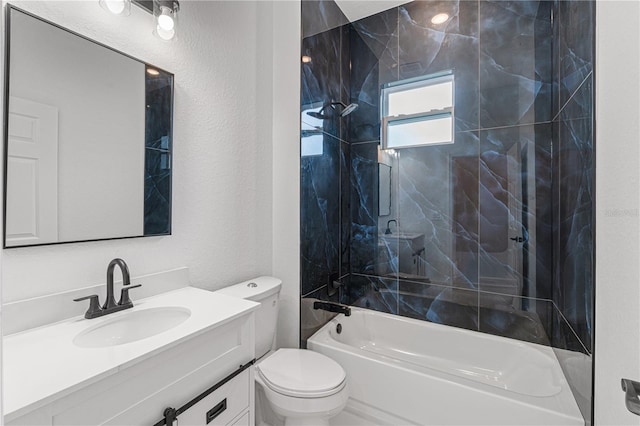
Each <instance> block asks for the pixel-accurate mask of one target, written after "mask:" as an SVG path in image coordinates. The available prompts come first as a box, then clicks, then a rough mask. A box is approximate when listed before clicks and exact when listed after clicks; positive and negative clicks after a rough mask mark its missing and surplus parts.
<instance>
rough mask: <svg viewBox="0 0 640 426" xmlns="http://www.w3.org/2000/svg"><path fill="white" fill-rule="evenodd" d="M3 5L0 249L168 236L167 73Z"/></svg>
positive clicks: (169, 105)
mask: <svg viewBox="0 0 640 426" xmlns="http://www.w3.org/2000/svg"><path fill="white" fill-rule="evenodd" d="M8 9H9V10H8V13H9V17H8V25H7V34H6V36H7V40H8V46H9V49H8V52H9V55H8V60H7V62H6V66H7V68H6V73H5V75H6V78H7V85H6V86H5V87H6V88H7V89H8V94H7V93H5V96H6V102H7V105H5V124H6V128H5V143H6V147H5V173H6V176H5V192H4V193H5V208H6V213H5V228H4V229H5V239H4V246H5V248H7V247H21V246H31V245H42V244H55V243H69V242H77V241H90V240H103V239H114V238H128V237H142V236H152V235H168V234H170V233H171V163H172V161H171V157H172V155H171V151H172V114H173V110H172V109H173V75H172V74H170V73H168V72H166V71H163V70H161V69H159V68H157V67H154V66H152V65H149V64H146V63H144V62H142V61H139V60H137V59H134V58H131V57H130V56H128V55H125V54H123V53H120V52H118V51H115V50H113V49H111V48H108V47H106V46H104V45H101V44H99V43H97V42H94V41H92V40H89V39H87V38H84V37H82V36H79V35H77V34H75V33H73V32H71V31H68V30H66V29H64V28H61V27H59V26H57V25H55V24H52V23H50V22H47V21H45V20H43V19H40V18H38V17H36V16H33V15H31V14H29V13H26V12H24V11H21V10H20V9H17V8H15V7H12V6H8Z"/></svg>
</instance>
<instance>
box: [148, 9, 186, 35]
mask: <svg viewBox="0 0 640 426" xmlns="http://www.w3.org/2000/svg"><path fill="white" fill-rule="evenodd" d="M179 10H180V3H178V1H177V0H154V1H153V16H154V18H155V20H156V30H155V33H156V35H157V36H158V37H160V38H161V39H163V40H171V39H173V37H175V35H176V28H177V26H178V11H179Z"/></svg>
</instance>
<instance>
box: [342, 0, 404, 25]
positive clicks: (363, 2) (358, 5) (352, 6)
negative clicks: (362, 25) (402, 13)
mask: <svg viewBox="0 0 640 426" xmlns="http://www.w3.org/2000/svg"><path fill="white" fill-rule="evenodd" d="M411 1H412V0H335V2H336V4H337V5H338V6H339V7H340V9H341V10H342V13H344V14H345V16H346V17H347V19H348V20H349V21H350V22H353V21H357V20H358V19H362V18H366V17H367V16H371V15H375V14H376V13H380V12H382V11H383V10H387V9H391V8H392V7H396V6H399V5H401V4H405V3H411Z"/></svg>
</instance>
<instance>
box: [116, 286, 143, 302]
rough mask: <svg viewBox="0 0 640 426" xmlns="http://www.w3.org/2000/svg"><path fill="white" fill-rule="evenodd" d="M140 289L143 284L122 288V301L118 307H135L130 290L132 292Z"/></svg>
mask: <svg viewBox="0 0 640 426" xmlns="http://www.w3.org/2000/svg"><path fill="white" fill-rule="evenodd" d="M138 287H142V284H136V285H127V286H124V287H122V290H120V301H119V302H118V305H120V306H133V302H132V301H131V299H130V298H129V290H131V289H132V288H138Z"/></svg>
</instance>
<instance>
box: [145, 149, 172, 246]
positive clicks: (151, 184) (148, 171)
mask: <svg viewBox="0 0 640 426" xmlns="http://www.w3.org/2000/svg"><path fill="white" fill-rule="evenodd" d="M169 233H171V153H170V152H168V151H163V150H157V149H152V148H146V149H145V179H144V235H163V234H169Z"/></svg>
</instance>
